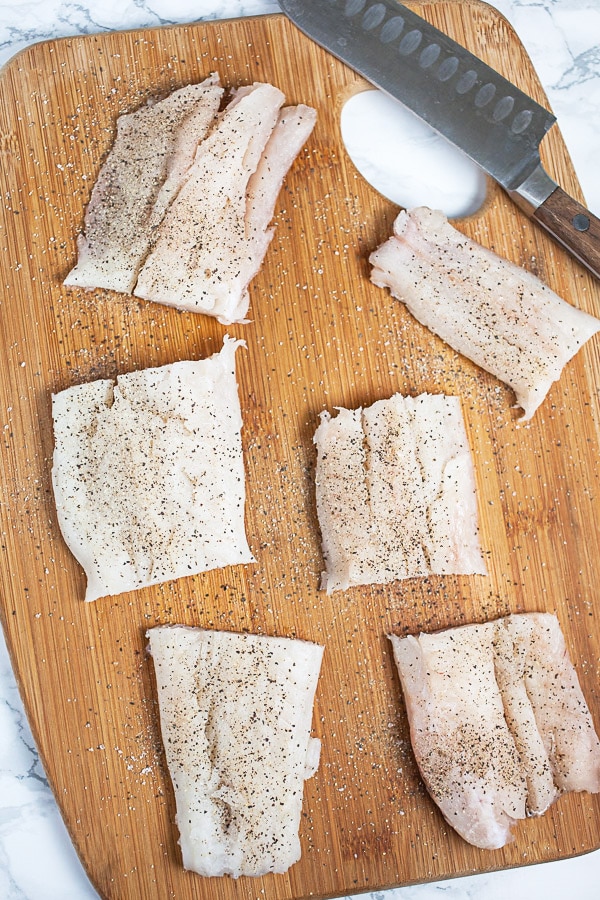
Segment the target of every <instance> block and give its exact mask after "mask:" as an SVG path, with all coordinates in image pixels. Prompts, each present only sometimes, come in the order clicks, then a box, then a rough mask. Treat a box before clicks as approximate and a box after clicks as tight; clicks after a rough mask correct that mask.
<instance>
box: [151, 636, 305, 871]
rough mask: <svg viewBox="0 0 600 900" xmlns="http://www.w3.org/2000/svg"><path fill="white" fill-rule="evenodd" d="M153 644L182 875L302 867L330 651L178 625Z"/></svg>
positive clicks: (155, 638) (292, 641)
mask: <svg viewBox="0 0 600 900" xmlns="http://www.w3.org/2000/svg"><path fill="white" fill-rule="evenodd" d="M147 637H148V638H149V642H150V652H151V655H152V657H153V660H154V669H155V674H156V681H157V688H158V699H159V708H160V721H161V732H162V737H163V743H164V747H165V753H166V757H167V764H168V768H169V773H170V776H171V779H172V782H173V787H174V790H175V799H176V806H177V825H178V828H179V832H180V845H181V850H182V855H183V865H184V867H185V868H186V869H189V870H192V871H194V872H197V873H198V874H200V875H203V876H207V877H209V876H214V877H218V876H222V875H230V876H232V877H233V878H238V877H239V876H241V875H250V876H259V875H264V874H267V873H269V872H275V873H283V872H286V871H287V870H288V869H289V867H290V866H291V865H293V863H295V862H297V860H298V859H300V856H301V845H300V840H299V824H300V815H301V809H302V794H303V786H304V781H305V779H306V778H309V777H311V776H312V775H313V774H314V772H315V771H316V768H317V766H318V758H319V751H320V741H319V740H318V739H316V738H313V737H311V735H310V731H311V720H312V710H313V702H314V696H315V691H316V687H317V681H318V677H319V671H320V666H321V661H322V656H323V647H322V646H320V645H318V644H313V643H310V642H308V641H303V640H299V639H296V638H293V639H292V638H275V637H270V636H265V635H253V634H248V633H244V634H236V633H227V632H218V631H204V630H202V629H200V628H189V627H185V626H177V625H175V626H158V627H155V628H151V629H150V630H149V631H148V632H147Z"/></svg>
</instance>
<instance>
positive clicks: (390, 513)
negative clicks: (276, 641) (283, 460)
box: [314, 394, 487, 593]
mask: <svg viewBox="0 0 600 900" xmlns="http://www.w3.org/2000/svg"><path fill="white" fill-rule="evenodd" d="M314 442H315V444H316V445H317V471H316V498H317V513H318V518H319V524H320V527H321V535H322V543H323V555H324V558H325V567H326V571H325V572H324V573H323V576H322V581H321V587H322V588H323V589H325V590H327V592H328V593H331V592H332V591H335V590H345V589H347V588H348V587H351V586H353V585H359V584H376V583H379V584H382V583H387V582H390V581H394V580H396V579H401V578H411V577H415V576H426V575H430V574H442V575H443V574H481V575H485V574H487V570H486V566H485V562H484V560H483V557H482V553H481V548H480V544H479V537H478V515H477V500H476V494H475V477H474V471H473V464H472V460H471V452H470V448H469V444H468V441H467V435H466V431H465V426H464V421H463V417H462V411H461V407H460V400H459V398H458V397H446V396H444V395H432V394H421V395H420V396H418V397H403V396H401V395H400V394H395V395H394V396H393V397H391V398H390V399H388V400H379V401H377V402H376V403H374V404H373V405H372V406H370V407H367V408H366V409H356V410H348V409H339V410H338V414H337V416H335V417H332V416H331V415H330V414H329V413H328V412H324V413H322V414H321V422H320V424H319V427H318V428H317V430H316V432H315V435H314Z"/></svg>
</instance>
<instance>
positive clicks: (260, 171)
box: [134, 83, 316, 324]
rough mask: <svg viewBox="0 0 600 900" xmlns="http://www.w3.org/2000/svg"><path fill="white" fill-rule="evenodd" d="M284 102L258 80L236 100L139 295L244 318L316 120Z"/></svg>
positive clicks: (178, 202) (155, 251)
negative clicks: (280, 202) (277, 212)
mask: <svg viewBox="0 0 600 900" xmlns="http://www.w3.org/2000/svg"><path fill="white" fill-rule="evenodd" d="M284 99H285V98H284V95H283V94H282V93H281V91H279V90H278V89H277V88H275V87H273V86H272V85H269V84H259V83H257V84H254V85H252V86H249V87H246V88H243V89H241V90H240V91H238V93H237V94H236V95H235V97H234V99H233V100H232V101H231V103H230V104H229V106H228V107H227V108H226V109H225V111H224V113H223V114H222V115H221V117H220V120H219V122H218V125H217V126H216V127H215V128H214V129H213V131H212V132H211V133H210V135H209V136H208V137H207V138H206V139H205V140H204V141H203V142H202V143H201V144H200V146H199V147H198V150H197V153H196V157H195V160H194V163H193V165H192V166H191V168H190V169H189V171H188V173H187V177H186V181H185V184H184V185H183V186H182V188H181V190H180V191H179V193H178V195H177V197H176V199H175V200H174V202H173V204H172V205H171V207H170V208H169V210H168V211H167V214H166V215H165V218H164V220H163V222H162V224H161V225H160V227H159V229H158V232H157V234H156V238H155V242H154V245H153V248H152V251H151V252H150V254H149V256H148V258H147V259H146V262H145V264H144V266H143V268H142V270H141V272H140V275H139V278H138V281H137V285H136V288H135V291H134V293H135V295H136V296H137V297H142V298H144V299H146V300H153V301H155V302H157V303H164V304H166V305H170V306H175V307H178V308H180V309H186V310H190V311H192V312H202V313H205V314H208V315H212V316H215V317H216V318H217V319H218V320H219V321H220V322H222V323H223V324H230V323H232V322H239V321H244V317H245V315H246V313H247V311H248V304H249V295H248V285H249V283H250V281H251V280H252V278H253V277H254V276H255V275H256V273H257V272H258V270H259V268H260V266H261V264H262V261H263V259H264V255H265V253H266V251H267V247H268V245H269V242H270V240H271V238H272V234H273V232H272V231H271V230H269V229H268V224H269V221H270V220H271V218H272V216H273V211H274V207H275V202H276V199H277V195H278V193H279V190H280V188H281V184H282V182H283V178H284V176H285V174H286V173H287V171H288V169H289V167H290V166H291V164H292V162H293V161H294V159H295V158H296V156H297V155H298V153H299V151H300V149H301V147H302V146H303V144H304V143H305V141H306V139H307V137H308V136H309V134H310V132H311V131H312V129H313V127H314V123H315V118H316V113H315V111H314V110H313V109H311V108H310V107H306V106H298V107H291V108H286V109H284V110H282V109H281V107H282V105H283V102H284Z"/></svg>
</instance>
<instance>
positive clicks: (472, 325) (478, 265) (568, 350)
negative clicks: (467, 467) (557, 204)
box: [370, 207, 600, 419]
mask: <svg viewBox="0 0 600 900" xmlns="http://www.w3.org/2000/svg"><path fill="white" fill-rule="evenodd" d="M370 262H371V264H372V266H373V269H372V272H371V280H372V281H373V283H374V284H376V285H378V286H379V287H387V288H389V289H390V291H391V293H392V295H393V296H394V297H396V298H397V299H398V300H401V301H402V302H403V303H405V304H406V306H407V307H408V309H409V310H410V312H411V313H412V315H413V316H414V317H415V318H416V319H418V321H419V322H421V323H422V324H423V325H425V326H426V327H427V328H429V329H430V330H431V331H433V332H434V333H435V334H437V335H438V336H439V337H441V338H442V340H444V341H446V343H447V344H449V345H450V346H451V347H453V348H454V350H456V351H457V352H458V353H462V354H463V355H464V356H466V357H468V358H469V359H471V360H472V361H473V362H474V363H476V364H477V365H478V366H481V368H482V369H486V370H487V371H488V372H491V373H492V374H493V375H495V376H496V377H497V378H499V379H500V380H501V381H503V382H505V383H506V384H508V385H509V386H510V387H511V388H512V389H513V390H514V392H515V395H516V400H517V405H519V406H521V407H522V408H523V412H524V416H523V418H524V419H530V418H531V417H532V416H533V414H534V413H535V411H536V409H537V408H538V407H539V405H540V404H541V403H542V401H543V400H544V398H545V396H546V394H547V393H548V391H549V389H550V387H551V385H552V383H553V382H554V381H557V380H558V378H559V377H560V374H561V372H562V370H563V368H564V366H565V365H566V363H567V362H568V361H569V360H570V359H571V358H572V357H573V356H574V355H575V353H576V352H577V351H578V350H579V348H580V347H581V346H582V345H583V344H584V343H585V342H586V341H587V340H589V338H591V337H592V335H594V334H595V333H596V332H597V331H598V330H599V329H600V321H599V320H598V319H595V318H594V317H593V316H590V315H588V314H587V313H585V312H582V311H581V310H578V309H576V308H575V307H573V306H571V305H570V304H568V303H566V302H565V301H564V300H562V299H561V298H560V297H558V296H557V295H556V294H555V293H554V292H553V291H551V290H550V288H548V287H546V286H545V285H544V284H542V282H541V281H540V280H539V279H538V278H536V277H535V276H534V275H532V274H531V273H530V272H527V271H526V270H525V269H522V268H520V267H519V266H516V265H514V263H511V262H509V261H508V260H505V259H501V258H500V257H499V256H497V255H496V254H495V253H493V252H492V251H490V250H488V249H486V248H485V247H482V246H480V245H479V244H476V243H474V242H473V241H471V240H469V239H468V238H467V237H465V236H464V235H463V234H461V233H460V232H459V231H457V230H456V229H455V228H453V227H452V225H450V223H449V222H448V220H447V219H446V217H445V216H444V214H443V213H441V212H438V211H433V210H430V209H427V208H424V207H420V208H417V209H413V210H410V211H403V212H401V213H400V214H399V216H398V217H397V219H396V221H395V222H394V233H393V236H392V237H391V238H390V239H389V240H387V241H386V242H385V243H384V244H382V245H381V246H380V247H379V248H378V249H377V250H375V251H374V252H373V253H372V254H371V256H370Z"/></svg>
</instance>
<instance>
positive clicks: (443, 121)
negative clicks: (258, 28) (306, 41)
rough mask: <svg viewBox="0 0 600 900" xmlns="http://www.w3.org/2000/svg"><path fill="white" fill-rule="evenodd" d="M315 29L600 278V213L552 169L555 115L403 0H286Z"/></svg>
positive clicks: (313, 34) (302, 23) (315, 35)
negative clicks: (548, 154) (543, 145)
mask: <svg viewBox="0 0 600 900" xmlns="http://www.w3.org/2000/svg"><path fill="white" fill-rule="evenodd" d="M279 5H280V7H281V9H282V10H283V12H284V13H285V14H286V15H287V16H288V17H289V18H290V19H291V21H292V22H294V24H295V25H297V26H298V28H300V30H301V31H303V32H304V33H305V34H307V35H308V36H309V37H310V38H312V40H314V41H316V43H318V44H320V45H321V46H322V47H324V48H325V49H326V50H328V51H329V52H330V53H332V54H333V55H334V56H336V57H337V58H338V59H340V60H341V61H342V62H344V63H346V64H347V65H349V66H351V67H352V68H353V69H354V70H355V71H356V72H358V73H359V74H360V75H362V76H364V77H365V78H366V79H367V80H368V81H370V82H371V83H372V84H373V85H375V86H376V87H378V88H380V89H381V90H383V91H385V92H386V93H388V94H390V95H391V96H392V97H395V98H396V99H397V100H400V101H401V102H402V103H403V104H404V105H405V106H407V107H408V108H409V109H411V110H412V111H413V112H414V113H416V114H417V115H418V116H419V117H420V118H422V119H423V120H424V121H426V122H427V123H428V124H429V125H431V126H432V127H433V128H434V129H435V130H436V131H438V132H439V133H440V134H442V135H443V136H444V137H445V138H446V139H447V140H449V141H451V142H452V143H453V144H454V145H455V146H457V147H458V148H459V149H460V150H462V151H463V152H464V153H466V154H467V155H468V156H469V157H470V158H471V159H472V160H473V161H474V162H475V163H477V165H479V166H480V167H481V168H482V169H483V170H484V171H485V172H487V173H488V174H489V175H490V176H491V177H492V178H494V179H495V180H496V181H497V182H498V183H499V184H500V185H502V187H503V188H505V190H506V191H508V193H509V194H510V195H511V197H512V198H513V199H514V200H515V201H516V202H517V203H518V204H519V206H521V208H523V209H524V210H525V212H526V213H527V214H528V215H529V216H531V217H532V218H534V219H535V220H536V221H537V222H538V223H539V224H540V225H541V226H542V227H543V228H545V229H546V231H548V233H549V234H551V235H552V237H554V238H555V239H556V240H558V241H559V242H560V243H561V244H562V245H563V246H565V247H566V248H567V249H568V250H569V251H570V252H571V253H572V254H573V255H574V256H575V257H577V259H579V261H580V262H582V263H583V264H584V265H585V266H587V268H588V269H589V270H590V271H591V272H593V274H594V275H596V277H598V278H600V220H599V219H597V218H596V217H595V216H594V215H592V213H590V212H589V210H587V209H586V208H585V207H584V206H582V205H581V204H580V203H578V202H577V201H576V200H574V199H573V198H572V197H570V196H569V195H568V194H567V193H566V192H565V191H563V190H562V188H560V187H559V186H558V185H557V184H556V182H555V181H553V180H552V179H551V178H550V176H549V175H548V174H547V173H546V172H545V170H544V168H543V167H542V164H541V162H540V153H539V145H540V142H541V141H542V139H543V137H544V135H545V134H546V133H547V131H548V130H549V128H551V126H552V125H553V124H554V122H555V121H556V119H555V117H554V116H553V115H552V114H551V113H550V112H548V110H546V109H544V107H543V106H540V105H539V104H538V103H536V102H535V101H534V100H533V99H532V98H531V97H529V96H528V95H527V94H525V93H523V92H522V91H520V90H519V89H518V88H517V87H516V86H515V85H514V84H512V83H511V82H510V81H508V80H507V79H506V78H504V77H503V76H502V75H500V74H499V73H498V72H496V71H495V70H494V69H492V68H490V66H488V65H486V64H485V63H484V62H483V61H482V60H480V59H478V57H476V56H474V55H473V54H472V53H470V52H469V51H468V50H466V49H465V48H464V47H462V46H461V45H460V44H457V43H456V41H454V40H452V38H450V37H448V35H446V34H444V33H443V32H441V31H439V30H438V29H437V28H434V26H432V25H430V24H429V23H428V22H427V21H426V20H425V19H423V18H421V16H418V15H417V14H416V13H414V12H413V11H412V10H410V9H409V8H407V7H406V6H403V5H402V4H400V3H397V2H396V0H279Z"/></svg>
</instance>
